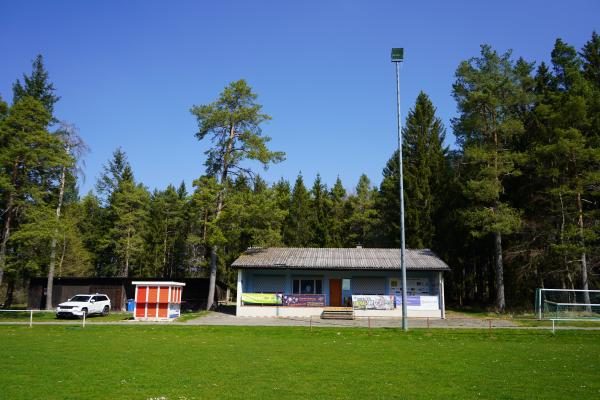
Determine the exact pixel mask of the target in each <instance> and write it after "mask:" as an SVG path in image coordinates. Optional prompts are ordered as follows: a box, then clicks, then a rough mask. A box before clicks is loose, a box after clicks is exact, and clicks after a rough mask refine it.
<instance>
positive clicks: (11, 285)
mask: <svg viewBox="0 0 600 400" xmlns="http://www.w3.org/2000/svg"><path fill="white" fill-rule="evenodd" d="M14 293H15V279H14V277H10V278H9V279H8V285H7V287H6V300H5V301H4V308H6V309H9V308H10V306H12V303H13V300H14Z"/></svg>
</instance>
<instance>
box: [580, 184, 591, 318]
mask: <svg viewBox="0 0 600 400" xmlns="http://www.w3.org/2000/svg"><path fill="white" fill-rule="evenodd" d="M577 209H578V211H579V218H578V223H579V236H580V240H581V248H582V249H583V250H582V251H581V288H582V289H583V290H585V292H583V302H584V303H585V304H590V292H588V290H589V285H588V270H587V258H586V252H585V236H584V232H583V205H582V204H581V193H579V192H578V193H577ZM585 308H586V311H587V312H592V308H591V306H589V305H588V306H586V307H585Z"/></svg>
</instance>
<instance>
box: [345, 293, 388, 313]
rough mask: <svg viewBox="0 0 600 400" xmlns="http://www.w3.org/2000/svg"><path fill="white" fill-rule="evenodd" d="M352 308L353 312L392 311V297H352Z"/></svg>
mask: <svg viewBox="0 0 600 400" xmlns="http://www.w3.org/2000/svg"><path fill="white" fill-rule="evenodd" d="M352 307H353V308H354V309H355V310H392V309H393V308H394V296H389V295H352Z"/></svg>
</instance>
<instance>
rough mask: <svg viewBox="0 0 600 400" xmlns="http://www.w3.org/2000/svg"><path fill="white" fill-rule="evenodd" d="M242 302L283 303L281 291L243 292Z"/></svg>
mask: <svg viewBox="0 0 600 400" xmlns="http://www.w3.org/2000/svg"><path fill="white" fill-rule="evenodd" d="M242 302H243V303H244V304H272V305H280V304H281V294H279V293H242Z"/></svg>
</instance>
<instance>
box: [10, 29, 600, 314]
mask: <svg viewBox="0 0 600 400" xmlns="http://www.w3.org/2000/svg"><path fill="white" fill-rule="evenodd" d="M549 60H550V61H549V62H548V63H545V62H541V63H535V62H530V61H528V60H527V59H526V58H524V57H515V56H514V55H513V54H512V53H511V52H510V51H507V52H504V53H502V52H498V51H496V50H495V49H493V48H492V47H490V46H488V45H482V46H481V51H480V53H479V54H475V55H474V56H473V57H472V58H470V59H468V60H465V61H463V62H461V63H460V64H459V65H458V66H457V68H456V70H455V72H454V74H455V75H454V84H453V86H452V95H453V97H454V99H455V101H456V106H457V113H456V117H455V118H454V119H453V120H452V121H451V126H448V127H446V126H444V123H443V122H442V120H441V119H440V118H439V117H438V116H437V115H436V107H435V105H434V104H433V103H432V101H431V100H430V98H429V97H428V95H427V94H426V93H423V92H421V93H420V94H419V96H418V97H417V99H416V102H415V103H414V104H412V105H411V108H410V111H409V113H408V115H407V118H406V120H405V121H403V129H402V135H403V154H404V158H403V160H404V161H403V162H404V165H403V170H404V188H405V208H406V241H407V247H409V248H431V249H432V250H434V251H435V252H436V253H437V254H438V255H439V256H440V257H441V258H442V259H443V260H444V261H445V262H446V263H447V264H448V265H449V266H450V267H451V269H452V272H451V273H449V274H448V275H447V276H446V281H447V289H446V297H447V299H446V302H447V304H449V305H453V306H455V307H478V308H489V309H494V310H496V311H498V312H505V311H507V310H519V309H528V308H531V307H532V306H533V304H532V303H533V299H534V292H535V289H536V288H538V287H548V288H577V289H587V288H589V289H594V288H596V289H597V288H598V286H599V282H600V276H599V271H600V269H599V267H598V264H599V260H600V251H599V246H598V244H599V234H600V223H599V219H598V216H599V201H600V36H598V34H596V33H595V32H594V33H592V35H591V37H590V39H589V40H588V41H587V43H585V45H584V46H583V47H582V48H581V49H576V48H575V47H573V46H571V45H569V44H568V43H565V42H564V41H562V40H561V39H557V40H556V42H555V44H554V48H553V50H552V52H551V54H550V58H549ZM449 73H451V71H449ZM5 78H8V79H11V80H12V79H14V77H5ZM59 93H60V90H59V89H57V88H55V87H54V84H53V83H52V81H51V77H50V76H49V75H48V72H47V71H46V68H45V66H44V61H43V57H42V56H41V55H39V56H37V57H36V58H35V59H34V60H33V63H32V70H31V72H27V73H25V74H24V75H23V77H21V78H18V79H16V81H14V84H13V93H12V99H11V100H10V101H9V100H8V98H7V97H6V94H4V95H5V96H4V99H3V98H0V227H1V229H2V230H1V234H0V240H1V241H0V303H1V304H3V306H4V307H10V306H11V305H12V304H14V303H18V302H22V301H23V300H22V298H21V297H22V296H23V295H24V293H25V292H26V290H25V289H26V287H27V284H28V281H29V279H30V278H31V277H33V276H45V277H48V279H49V281H50V282H51V281H52V278H53V277H67V276H102V277H112V276H132V277H161V278H168V279H177V278H178V277H210V278H211V279H212V280H213V281H214V280H219V281H222V282H224V283H226V284H229V285H231V286H232V288H234V286H235V285H234V284H233V282H234V271H232V270H231V269H230V267H229V266H230V264H231V262H232V261H233V260H234V259H235V258H236V257H237V256H238V255H239V254H240V253H241V252H243V251H244V250H245V249H247V248H248V247H260V246H289V247H355V246H357V245H362V246H364V247H399V243H400V233H399V230H400V229H399V226H400V223H399V222H400V213H399V203H400V202H399V189H398V187H399V164H398V154H397V151H396V152H392V153H390V154H389V155H386V157H388V156H389V160H388V161H387V163H386V164H385V165H382V178H381V184H380V185H379V186H376V185H373V184H372V182H371V180H370V179H369V177H367V176H366V175H362V176H360V177H357V179H358V184H357V185H356V186H355V187H353V188H349V187H347V186H345V184H344V182H342V181H341V180H340V179H339V178H338V179H337V181H336V182H335V184H334V185H333V186H331V187H328V186H327V185H326V184H325V183H324V182H323V181H322V180H321V178H320V176H319V175H317V176H316V177H305V176H302V175H301V174H300V175H298V176H297V177H296V179H295V180H292V181H288V180H286V179H281V180H279V181H277V182H267V181H265V180H264V179H263V178H261V176H260V174H259V172H260V171H255V170H252V169H250V168H249V167H248V165H253V163H254V162H258V163H259V164H262V165H263V166H265V167H268V166H269V165H270V164H273V163H279V162H285V153H284V151H285V149H277V150H274V149H271V148H270V143H269V142H270V138H269V136H267V135H265V134H263V132H262V129H261V127H262V125H263V123H264V122H265V121H267V120H269V119H270V118H271V116H270V115H268V114H264V113H263V109H262V106H261V105H260V103H259V98H258V95H257V94H256V93H255V92H254V91H253V89H252V88H251V87H250V86H249V84H248V83H247V82H246V81H244V80H238V81H234V82H231V83H229V84H227V85H226V86H225V88H224V90H223V92H222V93H221V94H220V95H219V96H218V97H216V99H215V101H214V102H213V103H210V104H204V105H190V107H191V108H190V118H193V119H195V120H196V121H197V125H198V130H197V131H196V132H190V135H195V137H196V138H197V139H198V140H199V141H203V142H207V143H210V148H209V150H207V151H206V153H205V166H206V169H205V171H198V178H197V179H196V180H194V182H193V185H192V187H186V185H185V184H184V183H183V182H182V183H180V184H179V183H178V182H179V179H178V178H177V177H173V182H174V184H172V185H169V186H167V187H166V188H164V189H152V190H151V189H149V188H148V187H146V186H145V185H144V183H143V182H140V181H139V180H137V179H136V176H135V171H134V170H133V169H132V167H131V165H130V163H129V162H128V159H127V154H126V150H125V149H122V148H120V147H118V144H115V150H114V153H113V155H112V157H111V158H110V159H108V160H106V163H105V164H104V168H103V172H102V174H101V175H100V176H99V177H98V179H97V182H96V185H95V190H93V191H90V192H89V193H79V189H78V181H79V180H80V179H81V170H82V165H83V164H82V161H83V160H84V159H85V156H86V152H87V151H89V149H88V147H87V146H86V144H85V142H84V141H83V140H82V138H81V136H80V134H79V132H78V129H77V128H76V126H75V125H74V124H73V123H72V122H65V121H63V120H61V119H60V116H59V115H55V111H54V105H55V104H56V102H58V101H60V97H59V95H58V94H59ZM447 129H450V130H451V131H452V133H453V134H454V136H455V137H456V143H455V145H453V146H452V147H448V146H447V145H446V144H445V143H446V134H447ZM280 150H283V151H280Z"/></svg>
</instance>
